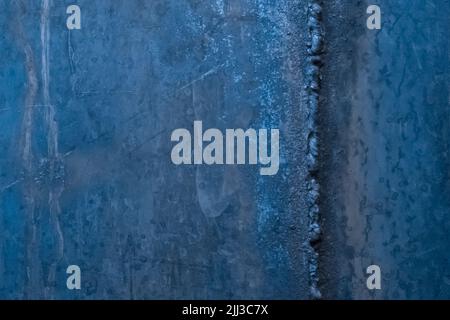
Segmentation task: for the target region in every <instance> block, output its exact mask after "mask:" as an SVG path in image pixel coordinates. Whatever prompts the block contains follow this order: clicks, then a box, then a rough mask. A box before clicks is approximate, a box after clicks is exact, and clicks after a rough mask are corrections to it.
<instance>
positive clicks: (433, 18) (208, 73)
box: [0, 0, 450, 299]
mask: <svg viewBox="0 0 450 320" xmlns="http://www.w3.org/2000/svg"><path fill="white" fill-rule="evenodd" d="M73 3H76V4H78V5H79V6H80V7H81V10H82V29H81V30H74V31H68V30H67V28H66V18H67V15H66V8H67V6H68V5H70V4H73ZM319 4H321V6H322V9H323V12H322V13H321V7H320V6H318V5H319ZM369 4H378V5H380V6H381V8H382V30H380V31H369V30H367V28H366V18H367V14H366V8H367V6H368V5H369ZM449 17H450V3H449V1H447V0H433V1H422V0H408V1H406V0H405V1H403V0H399V1H388V0H377V1H376V3H369V2H367V1H358V0H342V1H332V0H330V1H313V0H277V1H275V0H273V1H268V0H266V1H263V0H216V1H200V0H174V1H168V0H147V1H144V0H127V1H113V0H95V1H88V0H78V1H76V2H74V1H66V0H53V1H51V0H39V1H38V0H35V1H34V0H33V1H32V0H17V1H8V0H0V37H1V40H0V52H1V56H0V57H1V59H0V148H1V149H0V150H1V153H0V298H6V299H23V298H34V299H42V298H62V299H94V298H96V299H104V298H110V299H162V298H184V299H189V298H193V299H197V298H198V299H200V298H201V299H207V298H225V299H226V298H235V299H236V298H237V299H239V298H247V299H252V298H259V299H261V298H273V299H283V298H289V299H308V298H317V297H318V296H319V291H318V290H319V289H320V292H321V294H322V296H324V297H325V298H450V290H449V289H450V273H449V271H448V265H449V255H448V252H447V251H448V250H447V248H448V245H449V244H450V239H449V236H448V230H449V227H450V225H449V221H450V219H449V214H450V201H449V197H448V193H449V182H448V181H450V180H449V170H448V167H449V158H448V157H449V124H448V121H449V116H450V114H449V113H450V109H449V84H450V82H449V80H450V79H449V74H450V73H449V71H450V70H449V64H450V56H449V46H448V45H449V43H448V30H449V24H450V23H449V21H450V19H449ZM194 120H202V121H203V125H204V127H205V128H211V127H212V128H219V129H222V130H223V129H225V128H249V127H253V128H280V131H281V150H280V153H281V165H280V171H279V173H278V175H276V176H274V177H270V176H269V177H267V176H266V177H264V176H260V175H259V174H258V173H259V172H258V168H257V167H249V166H222V167H205V166H203V167H194V166H181V167H176V166H174V165H173V164H172V163H171V160H170V151H171V148H172V146H173V144H172V143H171V142H170V134H171V132H172V131H173V130H174V129H177V128H188V129H189V128H191V127H192V124H193V121H194ZM319 185H320V189H319V188H318V187H319ZM319 208H320V220H319V222H320V225H321V228H322V232H321V238H319V237H318V234H317V228H316V227H317V226H316V225H315V222H317V219H318V214H319ZM71 264H77V265H79V266H80V267H81V269H82V290H80V291H69V290H67V288H66V276H67V275H66V273H65V270H66V268H67V266H68V265H71ZM370 264H378V265H380V267H381V269H382V276H383V280H382V290H381V291H377V292H369V291H368V290H367V288H366V285H365V279H366V274H365V269H366V267H367V266H368V265H370ZM318 270H319V272H317V271H318ZM318 277H319V278H318ZM318 280H319V282H318V283H317V281H318Z"/></svg>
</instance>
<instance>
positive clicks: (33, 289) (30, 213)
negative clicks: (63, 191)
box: [14, 2, 40, 299]
mask: <svg viewBox="0 0 450 320" xmlns="http://www.w3.org/2000/svg"><path fill="white" fill-rule="evenodd" d="M16 5H17V7H16V8H17V13H18V15H17V18H16V19H15V20H14V23H15V28H14V30H15V32H16V35H17V37H16V39H17V43H18V46H19V47H20V48H21V49H22V51H23V55H24V58H25V72H26V79H27V81H26V87H25V88H26V93H25V101H24V103H25V105H24V111H23V116H22V124H21V136H20V142H19V150H20V161H21V165H22V173H21V175H22V178H21V179H20V180H21V181H23V196H24V211H25V213H26V222H25V228H26V230H25V233H26V248H25V263H26V278H25V291H24V297H25V298H26V299H27V298H32V297H36V296H37V295H38V292H39V288H40V286H39V284H40V283H39V281H40V280H39V279H40V274H39V271H40V268H39V253H38V252H39V250H38V232H37V231H38V230H37V218H36V212H37V210H36V198H37V192H38V191H37V187H36V184H35V180H34V174H33V172H34V167H33V153H32V133H33V126H34V124H33V118H34V108H33V106H34V105H35V100H36V95H37V91H38V89H39V85H38V78H37V73H36V65H35V61H34V57H33V50H32V48H31V46H30V44H29V43H28V42H27V40H26V34H25V32H24V29H23V25H22V21H23V20H25V19H24V18H23V17H22V16H21V15H23V14H24V12H25V11H24V4H23V2H17V3H16Z"/></svg>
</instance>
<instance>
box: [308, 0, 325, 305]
mask: <svg viewBox="0 0 450 320" xmlns="http://www.w3.org/2000/svg"><path fill="white" fill-rule="evenodd" d="M308 31H309V42H308V61H307V70H306V83H307V87H306V93H307V112H308V114H307V125H308V141H307V160H308V206H309V244H310V251H311V253H310V259H309V276H310V296H311V298H312V299H320V298H321V297H322V294H321V292H320V289H319V274H318V257H319V253H318V250H317V245H318V243H319V242H320V240H321V231H320V225H319V195H320V193H319V187H320V186H319V183H318V180H317V169H318V136H317V113H318V108H319V92H320V85H321V84H320V78H321V74H320V72H321V64H322V53H323V49H324V44H323V42H324V39H323V27H322V2H321V1H317V0H311V1H310V2H309V5H308Z"/></svg>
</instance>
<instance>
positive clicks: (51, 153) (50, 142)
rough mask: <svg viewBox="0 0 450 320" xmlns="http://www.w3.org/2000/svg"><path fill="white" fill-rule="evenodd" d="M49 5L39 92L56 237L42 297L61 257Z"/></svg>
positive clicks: (46, 4) (44, 12)
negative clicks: (42, 106) (51, 95)
mask: <svg viewBox="0 0 450 320" xmlns="http://www.w3.org/2000/svg"><path fill="white" fill-rule="evenodd" d="M50 5H51V0H42V4H41V21H40V27H41V48H42V51H41V60H42V64H41V65H42V67H41V68H42V70H41V77H42V92H43V98H44V105H45V110H46V113H45V120H46V122H47V128H48V132H47V152H48V165H49V175H50V176H49V186H48V188H49V189H48V190H49V194H48V205H49V212H50V221H51V223H52V226H53V229H54V232H55V237H56V254H55V259H54V261H53V263H51V265H50V267H49V271H48V278H47V281H48V283H47V288H46V294H47V295H48V294H49V289H50V288H52V287H54V284H55V280H56V267H57V265H58V263H59V262H60V261H61V259H62V257H63V254H64V237H63V233H62V229H61V224H60V222H59V216H60V214H61V208H60V203H59V199H60V196H61V193H62V191H63V189H64V185H63V182H64V181H63V178H64V175H63V172H64V166H63V163H62V158H61V156H60V154H59V150H58V149H59V148H58V123H57V122H56V112H55V107H54V105H53V104H52V101H51V98H50V61H49V59H50Z"/></svg>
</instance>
